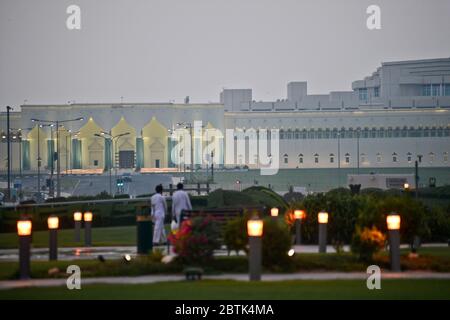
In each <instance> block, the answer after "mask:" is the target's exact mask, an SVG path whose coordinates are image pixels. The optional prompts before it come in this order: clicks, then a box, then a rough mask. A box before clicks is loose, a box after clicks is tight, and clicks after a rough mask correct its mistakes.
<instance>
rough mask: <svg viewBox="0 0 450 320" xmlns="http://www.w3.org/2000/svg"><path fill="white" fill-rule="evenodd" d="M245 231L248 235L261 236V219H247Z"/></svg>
mask: <svg viewBox="0 0 450 320" xmlns="http://www.w3.org/2000/svg"><path fill="white" fill-rule="evenodd" d="M247 233H248V236H249V237H261V236H262V234H263V221H262V220H261V219H258V218H252V219H250V220H248V221H247Z"/></svg>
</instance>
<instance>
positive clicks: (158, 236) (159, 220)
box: [151, 185, 167, 244]
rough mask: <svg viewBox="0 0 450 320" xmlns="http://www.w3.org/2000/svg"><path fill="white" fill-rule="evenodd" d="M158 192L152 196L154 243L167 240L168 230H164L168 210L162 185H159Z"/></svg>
mask: <svg viewBox="0 0 450 320" xmlns="http://www.w3.org/2000/svg"><path fill="white" fill-rule="evenodd" d="M155 191H156V193H155V194H154V195H153V196H152V198H151V204H152V219H153V223H154V228H153V244H163V243H165V242H166V241H167V238H166V231H165V230H164V218H165V216H166V212H167V203H166V199H165V198H164V196H163V195H162V192H163V187H162V185H157V186H156V188H155Z"/></svg>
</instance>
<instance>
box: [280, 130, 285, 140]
mask: <svg viewBox="0 0 450 320" xmlns="http://www.w3.org/2000/svg"><path fill="white" fill-rule="evenodd" d="M280 140H284V130H280Z"/></svg>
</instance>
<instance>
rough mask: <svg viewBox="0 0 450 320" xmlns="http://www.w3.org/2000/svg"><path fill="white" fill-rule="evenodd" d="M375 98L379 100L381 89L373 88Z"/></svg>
mask: <svg viewBox="0 0 450 320" xmlns="http://www.w3.org/2000/svg"><path fill="white" fill-rule="evenodd" d="M373 96H374V97H375V98H378V97H379V96H380V87H375V88H373Z"/></svg>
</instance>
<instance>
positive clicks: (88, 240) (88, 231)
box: [83, 211, 93, 247]
mask: <svg viewBox="0 0 450 320" xmlns="http://www.w3.org/2000/svg"><path fill="white" fill-rule="evenodd" d="M92 217H93V215H92V212H90V211H86V212H85V213H84V216H83V218H84V245H85V246H86V247H90V246H91V245H92Z"/></svg>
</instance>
